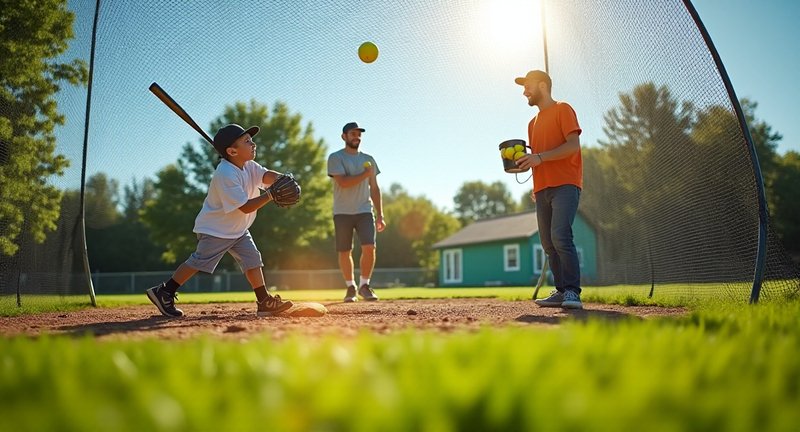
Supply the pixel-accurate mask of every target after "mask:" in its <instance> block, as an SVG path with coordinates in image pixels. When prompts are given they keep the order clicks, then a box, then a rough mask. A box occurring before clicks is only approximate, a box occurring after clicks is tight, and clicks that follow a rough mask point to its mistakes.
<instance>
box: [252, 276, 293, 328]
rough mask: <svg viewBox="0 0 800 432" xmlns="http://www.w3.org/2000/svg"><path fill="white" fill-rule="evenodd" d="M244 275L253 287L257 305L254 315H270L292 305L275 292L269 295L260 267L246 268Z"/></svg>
mask: <svg viewBox="0 0 800 432" xmlns="http://www.w3.org/2000/svg"><path fill="white" fill-rule="evenodd" d="M244 275H245V277H247V281H248V282H250V286H251V287H253V292H254V293H255V295H256V304H257V305H258V309H257V310H256V316H259V317H265V316H272V315H274V314H277V313H281V312H283V311H285V310H287V309H289V308H290V307H292V306H293V305H294V304H293V303H292V302H291V301H289V300H282V299H281V296H279V295H277V294H275V295H271V294H270V293H269V291H267V287H266V284H265V283H264V272H262V271H261V267H256V268H251V269H249V270H246V271H245V272H244Z"/></svg>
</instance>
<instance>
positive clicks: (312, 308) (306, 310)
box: [277, 302, 328, 317]
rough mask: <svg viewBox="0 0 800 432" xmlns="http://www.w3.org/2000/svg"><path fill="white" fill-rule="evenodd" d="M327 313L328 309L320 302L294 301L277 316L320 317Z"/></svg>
mask: <svg viewBox="0 0 800 432" xmlns="http://www.w3.org/2000/svg"><path fill="white" fill-rule="evenodd" d="M326 313H328V309H327V308H326V307H325V306H324V305H322V304H320V303H310V302H308V303H294V305H292V307H290V308H289V309H287V310H285V311H283V312H281V313H279V314H278V315H277V316H285V317H321V316H323V315H325V314H326Z"/></svg>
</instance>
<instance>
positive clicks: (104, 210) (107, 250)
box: [86, 173, 169, 272]
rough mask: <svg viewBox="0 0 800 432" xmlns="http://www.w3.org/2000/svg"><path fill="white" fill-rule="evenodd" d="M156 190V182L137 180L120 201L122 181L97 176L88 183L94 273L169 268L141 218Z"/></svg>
mask: <svg viewBox="0 0 800 432" xmlns="http://www.w3.org/2000/svg"><path fill="white" fill-rule="evenodd" d="M153 190H154V189H153V181H152V180H150V179H144V180H142V181H141V182H138V181H136V179H133V181H132V183H131V184H130V185H126V186H125V187H124V189H123V194H122V199H120V198H119V186H118V182H117V181H116V180H109V179H108V177H107V176H106V175H105V174H104V173H98V174H95V175H93V176H92V177H90V178H89V180H88V181H87V182H86V212H87V214H86V244H87V253H88V255H89V265H90V267H91V270H92V271H93V272H96V271H102V272H132V271H153V270H168V269H169V268H168V267H167V266H166V265H165V263H163V262H162V261H161V252H160V250H159V248H158V247H157V246H156V245H155V244H154V243H153V241H152V240H151V239H150V235H149V231H148V229H147V228H146V227H145V226H144V224H143V223H142V221H141V219H140V218H139V212H140V211H141V209H142V207H143V206H144V203H145V202H147V200H148V199H149V197H150V196H151V195H152V194H153ZM120 201H121V202H120ZM120 206H121V209H122V210H121V211H120ZM90 209H94V210H90Z"/></svg>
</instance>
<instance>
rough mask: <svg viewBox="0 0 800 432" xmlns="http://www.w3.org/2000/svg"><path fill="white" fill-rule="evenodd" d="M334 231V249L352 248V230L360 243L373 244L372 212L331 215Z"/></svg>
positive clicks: (342, 250) (373, 222) (341, 250)
mask: <svg viewBox="0 0 800 432" xmlns="http://www.w3.org/2000/svg"><path fill="white" fill-rule="evenodd" d="M333 228H334V230H335V233H336V250H337V251H339V252H347V251H349V250H351V249H353V231H355V232H356V234H358V240H359V241H360V242H361V244H362V245H374V244H375V218H374V217H373V216H372V213H359V214H352V215H351V214H337V215H333Z"/></svg>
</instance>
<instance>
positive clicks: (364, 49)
mask: <svg viewBox="0 0 800 432" xmlns="http://www.w3.org/2000/svg"><path fill="white" fill-rule="evenodd" d="M358 58H360V59H361V61H363V62H364V63H372V62H374V61H375V60H376V59H377V58H378V47H377V46H376V45H375V44H374V43H372V42H364V43H362V44H361V46H360V47H358Z"/></svg>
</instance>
